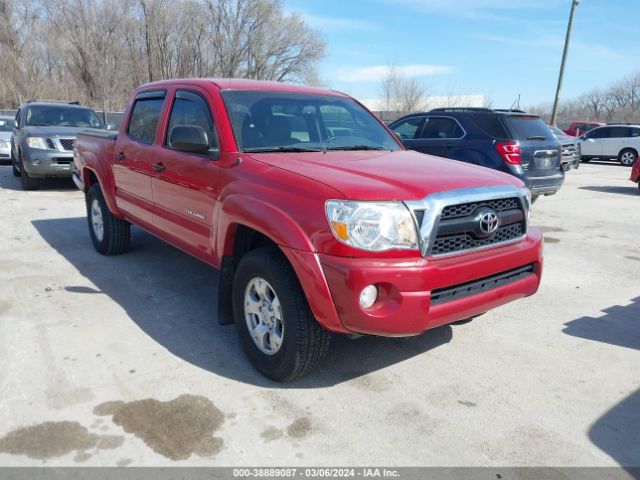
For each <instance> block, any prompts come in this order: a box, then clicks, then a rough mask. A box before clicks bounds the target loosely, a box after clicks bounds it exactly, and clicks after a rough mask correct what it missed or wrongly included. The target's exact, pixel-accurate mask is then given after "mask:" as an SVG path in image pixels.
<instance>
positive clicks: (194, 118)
mask: <svg viewBox="0 0 640 480" xmlns="http://www.w3.org/2000/svg"><path fill="white" fill-rule="evenodd" d="M425 160H426V161H425ZM75 168H76V172H75V173H74V179H75V182H76V184H77V185H78V187H79V188H80V189H81V190H82V191H84V192H85V195H86V205H87V218H88V227H89V233H90V237H91V241H92V242H93V245H94V247H95V249H96V250H97V251H98V252H100V253H102V254H104V255H113V254H118V253H122V252H124V251H125V250H126V249H127V246H128V244H129V225H130V223H134V224H136V225H139V226H141V227H143V228H144V229H145V230H147V231H149V232H151V233H152V234H154V235H156V236H158V237H160V238H162V239H164V240H166V241H167V242H169V243H171V244H172V245H174V246H176V247H178V248H181V249H182V250H184V251H186V252H188V253H189V254H191V255H193V256H195V257H197V258H199V259H200V260H202V261H204V262H206V263H208V264H211V265H212V266H214V267H217V268H219V269H220V271H221V272H220V280H219V288H218V308H219V313H218V319H219V322H220V323H222V324H227V323H233V322H235V324H236V326H237V328H238V331H239V334H240V337H241V340H242V344H243V346H244V349H245V351H246V353H247V355H248V357H249V359H250V360H251V362H252V363H253V365H254V366H255V368H256V369H258V370H259V371H260V372H262V373H263V374H264V375H266V376H267V377H269V378H272V379H275V380H279V381H287V380H292V379H294V378H296V377H299V376H301V375H304V374H305V373H307V372H309V371H310V370H311V369H313V368H314V367H315V366H316V365H318V364H319V363H320V362H321V360H322V359H323V357H324V356H325V354H326V352H327V350H328V348H329V343H330V340H331V334H330V332H334V333H341V334H368V335H382V336H410V335H417V334H420V333H422V332H424V331H425V330H428V329H430V328H434V327H437V326H439V325H443V324H446V323H450V322H455V321H458V320H461V319H465V318H468V317H473V316H476V315H478V314H481V313H483V312H486V311H487V310H489V309H492V308H494V307H497V306H498V305H502V304H504V303H506V302H510V301H512V300H514V299H516V298H520V297H525V296H528V295H532V294H533V293H535V292H536V290H537V289H538V285H539V283H540V276H541V270H542V234H541V232H540V231H539V230H538V229H536V228H531V227H529V225H528V217H529V212H530V197H529V195H530V192H529V191H528V190H527V189H526V188H524V185H523V183H522V182H521V181H520V180H518V179H517V178H515V177H513V176H509V175H505V174H503V173H501V172H496V171H492V170H489V169H486V168H481V167H477V166H475V165H466V164H463V163H461V162H452V161H449V160H445V159H441V158H436V157H426V158H425V156H424V155H421V154H418V153H416V152H411V151H406V150H405V149H404V148H403V147H402V145H401V143H400V142H399V141H398V140H397V139H396V137H395V136H394V135H392V134H391V132H390V131H389V130H388V129H387V128H386V127H385V126H384V125H383V124H382V123H381V122H380V121H379V120H378V119H377V118H376V117H375V116H374V115H373V114H371V113H370V112H369V111H368V110H366V109H365V108H364V107H363V106H362V105H360V104H359V103H358V102H356V101H355V100H353V99H352V98H350V97H349V96H347V95H344V94H341V93H338V92H334V91H329V90H321V89H315V88H310V87H305V86H300V85H287V84H284V83H276V82H258V81H250V80H205V79H201V80H171V81H163V82H156V83H151V84H147V85H143V86H142V87H140V88H138V89H137V90H136V91H135V92H134V94H133V96H132V97H131V102H130V105H129V106H128V108H127V110H126V113H125V115H124V120H123V122H122V126H121V128H120V132H119V133H115V132H113V133H112V132H107V131H100V130H95V131H94V132H93V133H91V132H88V131H85V132H83V133H82V134H80V135H79V136H78V140H77V142H76V154H75ZM174 275H175V274H174ZM178 275H179V274H178ZM176 281H179V280H178V279H176Z"/></svg>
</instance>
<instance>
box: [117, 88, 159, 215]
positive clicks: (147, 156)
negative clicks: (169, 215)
mask: <svg viewBox="0 0 640 480" xmlns="http://www.w3.org/2000/svg"><path fill="white" fill-rule="evenodd" d="M165 96H166V91H164V90H162V91H148V92H142V93H140V94H138V96H137V97H136V99H135V100H134V104H133V107H132V108H131V113H130V114H129V118H128V119H127V120H126V123H125V125H126V128H125V134H124V135H118V138H117V139H116V143H115V145H114V149H113V152H114V159H113V177H114V179H115V182H116V204H117V205H118V208H119V209H120V210H122V211H123V212H125V213H126V214H127V216H128V217H131V218H132V219H135V220H136V222H138V223H140V224H141V225H142V226H145V225H152V223H153V222H152V218H153V195H152V191H151V164H152V163H153V160H154V158H156V156H157V155H158V152H159V149H161V147H160V146H159V145H158V144H157V142H156V140H155V139H156V138H157V135H156V134H157V130H158V124H159V120H160V116H161V114H162V110H163V105H164V101H165Z"/></svg>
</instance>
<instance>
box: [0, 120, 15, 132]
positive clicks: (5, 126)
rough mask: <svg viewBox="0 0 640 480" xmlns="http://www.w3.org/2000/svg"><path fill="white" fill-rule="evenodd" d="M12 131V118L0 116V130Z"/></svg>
mask: <svg viewBox="0 0 640 480" xmlns="http://www.w3.org/2000/svg"><path fill="white" fill-rule="evenodd" d="M11 131H13V119H12V118H0V132H11Z"/></svg>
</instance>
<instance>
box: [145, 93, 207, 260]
mask: <svg viewBox="0 0 640 480" xmlns="http://www.w3.org/2000/svg"><path fill="white" fill-rule="evenodd" d="M205 95H206V93H205V92H204V91H198V90H195V89H194V90H192V89H190V90H177V91H176V93H175V95H174V97H173V102H172V105H171V111H170V114H169V119H168V121H167V127H166V129H165V131H164V142H163V145H162V149H163V153H162V160H161V161H158V162H154V164H153V165H152V169H153V170H154V173H153V177H152V181H151V184H152V189H153V198H154V203H155V212H156V214H155V216H154V224H155V226H156V228H157V229H159V230H161V231H162V232H163V234H165V235H166V236H167V239H168V240H169V241H171V242H172V243H174V244H175V245H177V246H179V247H181V248H183V249H185V250H187V251H189V252H190V253H192V254H194V255H196V256H198V257H200V258H207V257H209V256H210V255H211V254H212V253H213V245H212V241H211V239H212V237H213V236H212V229H213V226H214V224H213V216H214V210H215V206H216V204H217V199H218V186H219V182H218V178H219V174H218V170H219V167H218V164H217V162H216V161H215V160H213V159H212V158H211V155H207V154H194V153H185V152H182V151H179V150H177V149H176V148H174V146H173V145H172V136H171V132H172V130H173V128H174V127H176V126H196V127H200V128H202V130H204V132H205V133H206V136H207V139H208V141H209V146H210V148H211V150H212V151H215V150H218V149H219V144H218V135H217V133H216V129H215V125H214V120H213V115H212V114H211V109H210V108H209V104H210V103H209V102H208V100H207V97H206V96H205Z"/></svg>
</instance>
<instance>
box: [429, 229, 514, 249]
mask: <svg viewBox="0 0 640 480" xmlns="http://www.w3.org/2000/svg"><path fill="white" fill-rule="evenodd" d="M524 233H525V232H524V226H523V224H522V223H521V222H518V223H512V224H511V225H505V226H502V227H500V228H499V229H498V231H497V232H496V233H495V235H493V236H492V237H489V238H483V239H476V238H473V237H472V236H471V235H469V234H467V233H462V234H458V235H449V236H446V237H438V238H436V240H435V242H434V244H433V248H432V249H431V254H432V255H444V254H447V253H453V252H458V251H461V250H469V249H473V248H479V247H484V246H486V245H492V244H494V243H501V242H507V241H509V240H515V239H517V238H519V237H521V236H522V235H524Z"/></svg>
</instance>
